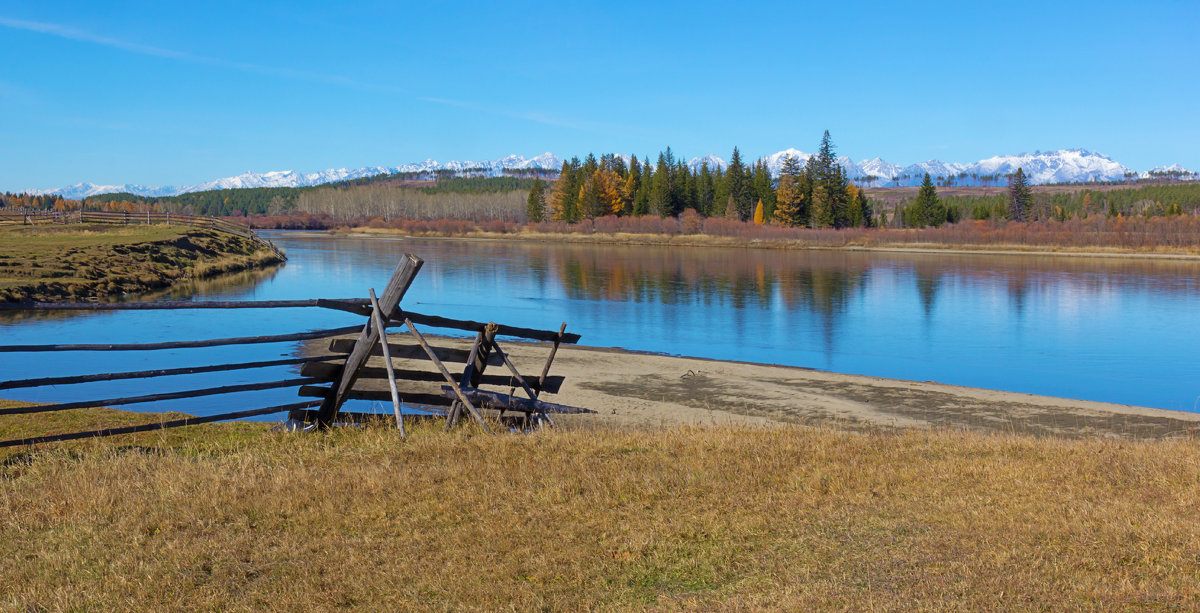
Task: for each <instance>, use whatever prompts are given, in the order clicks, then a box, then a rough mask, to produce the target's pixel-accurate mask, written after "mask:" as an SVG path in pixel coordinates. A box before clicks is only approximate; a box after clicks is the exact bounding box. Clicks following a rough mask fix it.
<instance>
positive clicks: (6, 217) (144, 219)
mask: <svg viewBox="0 0 1200 613" xmlns="http://www.w3.org/2000/svg"><path fill="white" fill-rule="evenodd" d="M0 221H10V222H20V223H24V224H37V223H60V224H66V223H105V224H122V225H131V224H133V225H169V226H187V227H190V228H206V229H211V230H219V231H221V232H228V233H230V234H236V235H237V236H241V237H243V238H248V239H250V240H253V241H255V242H256V243H259V244H260V245H262V246H264V247H266V248H268V249H270V250H271V251H272V252H273V253H274V254H275V255H277V256H279V257H280V258H284V255H283V253H282V252H281V251H280V250H279V249H278V248H277V247H276V246H275V244H274V243H272V242H271V241H269V240H267V239H265V238H262V237H261V236H259V235H258V234H257V233H255V232H254V230H253V229H251V228H250V226H249V225H247V224H244V223H238V222H235V221H229V220H227V219H221V218H219V217H208V216H205V215H185V214H183V213H150V212H143V213H130V212H127V211H88V210H75V211H54V210H48V209H13V208H7V209H0ZM285 259H286V258H285Z"/></svg>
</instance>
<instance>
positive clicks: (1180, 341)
mask: <svg viewBox="0 0 1200 613" xmlns="http://www.w3.org/2000/svg"><path fill="white" fill-rule="evenodd" d="M273 238H274V239H275V240H276V242H277V243H279V244H281V245H282V246H283V247H284V248H285V249H287V251H288V254H289V258H290V261H289V262H288V264H287V265H286V266H284V267H282V268H279V269H276V270H273V271H267V272H264V273H261V276H257V277H256V276H253V275H251V276H246V277H244V278H241V279H221V280H218V281H216V282H214V283H213V284H211V285H206V284H198V285H197V286H195V287H192V288H186V289H181V290H179V291H176V292H171V293H168V294H166V295H164V296H162V299H186V298H187V297H189V296H198V297H199V298H201V299H205V298H209V299H246V300H267V299H297V298H315V297H351V296H364V295H366V290H367V288H368V287H375V288H376V290H379V289H380V288H381V287H382V285H383V283H385V282H386V280H387V278H388V275H389V274H390V272H391V270H392V269H393V268H394V266H395V264H396V262H397V261H398V259H399V258H400V257H401V255H402V254H403V253H405V252H413V253H416V254H417V255H419V256H421V257H422V258H424V259H425V261H426V264H425V267H424V268H423V270H422V272H421V274H420V275H418V277H417V279H416V281H415V283H414V284H413V286H412V289H411V290H410V291H409V295H408V297H407V298H406V299H405V302H404V304H405V306H406V307H408V308H410V309H413V310H417V311H422V312H431V313H438V314H442V315H445V316H448V317H462V318H470V319H476V320H484V321H486V320H495V321H500V322H504V323H508V324H512V325H519V326H528V327H536V328H548V329H556V328H557V326H558V323H559V322H563V321H565V322H568V324H569V329H570V330H572V331H574V332H578V333H580V334H582V335H583V342H584V343H585V344H589V345H599V346H618V347H625V348H629V349H636V350H644V351H654V352H665V353H673V354H684V355H695V356H701V357H709V358H716V359H731V360H745V361H752V362H768V363H778V364H786V365H792V366H805V367H815V368H823V369H829V370H835V371H840V372H850V373H860V374H870V375H878V376H886V377H897V378H903V379H916V380H935V381H941V382H947V383H956V384H961V385H970V386H977V387H985V388H993V389H1005V390H1014V391H1023V392H1031V393H1042V394H1049V395H1057V396H1065V397H1074V398H1087V399H1094V400H1104V401H1110V402H1120V403H1127V404H1141V405H1147V406H1159V407H1164V408H1183V409H1187V410H1191V409H1192V407H1193V406H1194V402H1195V399H1196V397H1197V396H1200V377H1197V376H1196V375H1197V373H1196V372H1195V368H1194V367H1192V366H1191V364H1192V363H1193V356H1194V353H1195V347H1196V346H1200V324H1197V323H1196V321H1197V319H1196V317H1195V316H1194V314H1195V313H1196V312H1197V311H1198V310H1200V288H1198V287H1197V282H1196V278H1197V271H1200V266H1198V265H1197V264H1194V263H1190V262H1181V261H1166V260H1163V261H1155V260H1132V259H1121V258H1111V259H1085V258H1045V257H1035V256H995V255H983V254H901V253H886V254H884V253H866V252H844V251H777V250H757V249H704V248H680V247H670V248H666V247H649V246H625V245H584V244H574V245H569V244H568V245H563V244H538V243H517V242H503V241H499V242H488V241H473V240H417V239H397V240H379V239H359V238H347V237H311V236H303V235H297V234H288V233H278V234H274V235H273ZM357 321H358V319H355V318H354V317H353V316H349V315H347V314H344V313H336V312H327V311H321V310H318V309H308V310H287V311H272V312H269V313H262V314H259V315H252V316H247V314H246V313H244V312H204V313H193V314H189V315H186V316H184V317H179V316H178V315H176V314H171V315H170V317H167V316H161V315H151V314H137V315H135V314H121V315H116V314H113V315H106V316H104V317H92V318H80V319H79V320H78V321H69V322H67V321H64V322H59V323H54V322H28V323H22V324H12V323H9V324H5V323H3V322H0V330H2V332H3V334H4V336H5V337H6V342H12V343H17V342H46V340H45V339H46V338H50V337H54V338H63V337H64V336H65V335H70V336H71V337H73V338H75V339H77V340H78V342H109V341H110V339H111V340H113V341H115V340H127V339H129V338H130V337H136V338H141V339H142V340H146V341H149V340H158V339H159V338H160V337H163V336H174V337H177V338H183V337H186V338H205V337H213V336H234V335H251V334H272V333H282V332H288V331H295V330H301V329H313V328H322V327H334V326H343V325H350V324H353V323H356V322H357ZM218 331H219V333H218ZM8 339H11V340H8ZM286 351H287V348H282V349H280V348H269V347H263V348H262V353H264V354H267V353H269V352H274V353H275V354H278V353H282V352H286ZM12 360H13V357H12V356H11V355H9V356H5V355H3V354H0V361H4V362H12ZM3 366H5V367H7V368H8V369H9V370H30V369H34V370H36V369H39V368H41V369H48V368H52V366H49V365H46V364H42V365H41V366H38V365H36V364H33V363H32V362H31V363H29V364H26V363H20V364H11V363H9V364H3ZM28 376H34V375H28ZM14 378H15V377H14ZM288 400H289V398H283V399H280V400H278V402H286V401H288ZM273 401H274V400H273ZM278 402H277V403H278Z"/></svg>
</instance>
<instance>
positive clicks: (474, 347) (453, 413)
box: [445, 330, 484, 432]
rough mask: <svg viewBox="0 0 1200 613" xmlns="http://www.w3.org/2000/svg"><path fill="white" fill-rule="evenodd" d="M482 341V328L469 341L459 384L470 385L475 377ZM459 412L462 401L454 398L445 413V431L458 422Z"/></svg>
mask: <svg viewBox="0 0 1200 613" xmlns="http://www.w3.org/2000/svg"><path fill="white" fill-rule="evenodd" d="M483 341H484V333H483V330H480V331H479V332H478V333H477V334H476V335H475V342H474V343H471V354H470V355H468V356H467V365H466V367H464V368H463V372H462V377H461V378H460V379H459V383H458V384H459V386H461V387H469V386H470V385H471V380H472V379H474V378H475V377H474V374H475V361H476V358H477V357H478V356H479V348H480V347H481V346H483ZM461 414H462V403H461V402H459V401H458V400H455V401H454V404H453V405H451V406H450V413H449V414H448V415H446V427H445V430H446V431H447V432H449V431H450V429H451V428H453V427H454V425H455V424H457V423H458V418H459V416H460V415H461Z"/></svg>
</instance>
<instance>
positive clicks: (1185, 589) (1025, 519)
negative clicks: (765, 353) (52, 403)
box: [0, 414, 1200, 611]
mask: <svg viewBox="0 0 1200 613" xmlns="http://www.w3.org/2000/svg"><path fill="white" fill-rule="evenodd" d="M101 418H103V419H108V420H110V421H111V419H112V418H113V415H112V414H109V415H105V416H101ZM12 419H13V418H0V428H2V429H3V430H0V433H3V434H4V435H5V438H8V436H9V435H11V434H12V432H13V430H12V429H13V428H21V427H30V426H31V424H30V423H28V422H25V423H24V426H22V425H21V423H18V422H13V421H11V420H12ZM133 419H141V420H145V419H146V417H144V416H142V417H139V418H133ZM152 419H153V418H151V420H152ZM6 424H7V425H6ZM14 424H16V425H14ZM60 425H63V426H65V425H66V424H60ZM0 466H2V467H0V608H6V607H7V608H11V609H14V610H63V609H102V610H108V609H118V608H128V607H129V606H131V605H134V603H136V607H138V608H146V609H220V610H260V609H270V610H308V609H312V608H321V609H327V608H335V607H344V608H353V609H370V610H421V611H424V610H467V609H474V610H522V611H525V610H579V609H618V610H644V609H654V610H672V611H674V610H713V609H722V610H724V609H738V610H741V609H773V610H806V609H849V610H880V609H929V608H967V609H989V610H992V609H1063V608H1066V609H1092V610H1111V609H1117V610H1128V609H1139V610H1140V609H1143V608H1172V607H1183V608H1191V607H1193V606H1196V605H1198V604H1200V570H1198V569H1200V529H1198V528H1200V525H1198V524H1200V520H1198V519H1197V517H1196V515H1195V509H1196V508H1200V445H1198V444H1197V442H1196V441H1195V440H1191V439H1188V440H1176V441H1161V442H1145V443H1130V442H1112V441H1104V440H1097V439H1085V440H1072V441H1068V440H1059V439H1046V438H1040V439H1034V438H1027V437H1019V436H1012V435H980V434H969V433H958V432H949V431H912V430H910V431H906V432H902V433H898V434H897V433H890V434H889V433H867V434H862V433H858V434H854V433H846V432H839V431H834V430H827V429H812V428H804V427H782V428H771V429H756V428H734V427H715V428H682V429H680V428H674V429H656V430H633V431H628V430H625V431H606V430H600V431H593V430H589V431H586V432H583V431H575V432H567V431H557V432H546V433H542V434H537V435H532V436H509V435H501V436H482V435H478V434H476V433H474V432H473V431H470V430H465V431H458V432H453V433H443V432H441V431H440V430H439V429H438V428H436V427H433V426H430V427H418V428H416V430H415V432H413V433H412V436H411V438H410V441H409V442H407V443H405V442H402V441H401V440H400V439H399V437H398V436H397V435H396V434H395V433H394V432H393V431H390V430H382V429H366V430H339V431H337V432H334V433H333V434H331V435H295V434H286V433H269V432H267V431H266V426H265V425H262V424H232V425H219V426H215V427H210V426H204V427H195V428H189V429H184V430H181V431H177V432H174V433H171V434H165V435H159V434H149V435H137V436H131V437H123V438H116V439H110V440H104V441H89V442H83V443H77V444H73V445H65V446H56V447H48V448H45V449H41V450H36V451H33V452H28V453H26V452H20V453H18V454H16V455H12V456H9V457H8V459H7V460H6V461H5V462H4V463H3V464H2V465H0Z"/></svg>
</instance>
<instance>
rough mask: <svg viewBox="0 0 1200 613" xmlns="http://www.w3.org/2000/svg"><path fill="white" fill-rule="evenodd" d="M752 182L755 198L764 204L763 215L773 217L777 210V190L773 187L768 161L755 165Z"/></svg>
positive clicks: (760, 161)
mask: <svg viewBox="0 0 1200 613" xmlns="http://www.w3.org/2000/svg"><path fill="white" fill-rule="evenodd" d="M752 176H753V178H752V180H751V182H752V183H753V185H754V197H755V198H756V199H758V200H761V201H762V203H763V214H764V216H765V217H771V213H772V212H773V211H774V210H775V188H774V186H773V185H772V180H771V169H769V168H767V162H766V160H759V161H757V162H755V163H754V174H753V175H752Z"/></svg>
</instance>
